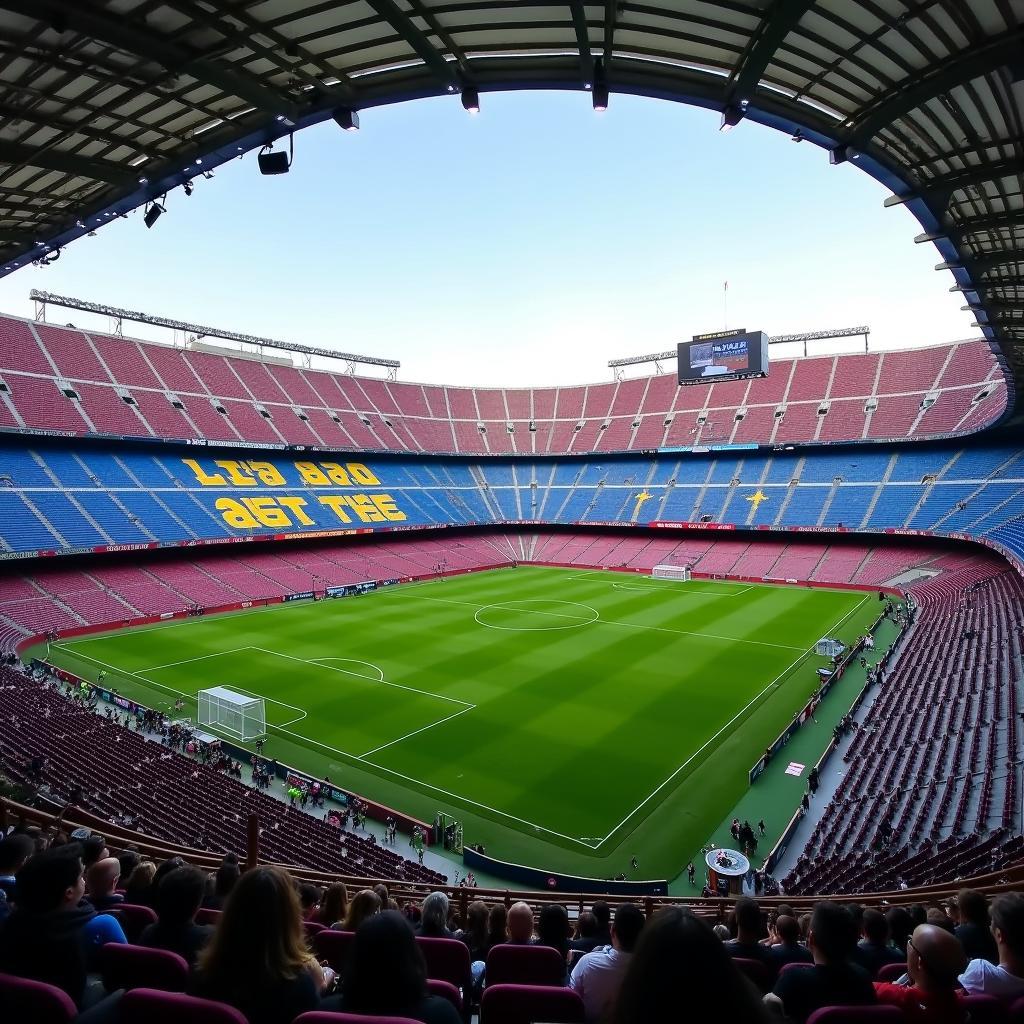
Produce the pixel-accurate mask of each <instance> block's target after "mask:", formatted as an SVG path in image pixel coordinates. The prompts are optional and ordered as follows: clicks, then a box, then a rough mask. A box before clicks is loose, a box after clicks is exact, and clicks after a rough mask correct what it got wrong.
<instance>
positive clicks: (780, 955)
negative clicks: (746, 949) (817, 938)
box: [768, 914, 814, 974]
mask: <svg viewBox="0 0 1024 1024" xmlns="http://www.w3.org/2000/svg"><path fill="white" fill-rule="evenodd" d="M775 934H776V935H777V936H778V939H779V941H778V942H777V943H775V945H774V946H771V947H769V949H768V952H769V954H770V956H771V960H772V970H773V973H774V974H778V972H779V971H781V970H782V968H783V967H785V966H786V964H813V963H814V957H813V956H811V951H810V950H809V949H808V948H807V947H806V946H805V945H804V944H803V943H802V942H801V941H800V925H799V923H798V922H797V919H796V918H795V917H790V916H789V915H788V914H781V915H780V916H779V917H777V918H776V919H775Z"/></svg>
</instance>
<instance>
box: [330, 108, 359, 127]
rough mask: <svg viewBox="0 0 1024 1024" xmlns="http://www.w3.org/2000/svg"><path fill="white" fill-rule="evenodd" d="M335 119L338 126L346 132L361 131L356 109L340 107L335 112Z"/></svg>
mask: <svg viewBox="0 0 1024 1024" xmlns="http://www.w3.org/2000/svg"><path fill="white" fill-rule="evenodd" d="M334 120H335V123H336V124H337V125H338V127H339V128H341V129H343V130H344V131H346V132H357V131H359V114H358V112H357V111H355V110H349V109H348V108H347V107H339V108H338V109H337V110H336V111H335V112H334Z"/></svg>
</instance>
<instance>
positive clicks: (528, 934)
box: [508, 901, 533, 946]
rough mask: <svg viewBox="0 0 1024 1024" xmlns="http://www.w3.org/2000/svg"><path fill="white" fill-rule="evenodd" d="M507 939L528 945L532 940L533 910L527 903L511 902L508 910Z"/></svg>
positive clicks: (521, 944)
mask: <svg viewBox="0 0 1024 1024" xmlns="http://www.w3.org/2000/svg"><path fill="white" fill-rule="evenodd" d="M508 941H509V942H510V943H512V944H513V945H517V946H528V945H530V943H531V942H532V941H533V910H532V909H531V907H530V904H529V903H523V902H521V901H520V902H519V903H513V904H512V906H511V907H510V908H509V912H508Z"/></svg>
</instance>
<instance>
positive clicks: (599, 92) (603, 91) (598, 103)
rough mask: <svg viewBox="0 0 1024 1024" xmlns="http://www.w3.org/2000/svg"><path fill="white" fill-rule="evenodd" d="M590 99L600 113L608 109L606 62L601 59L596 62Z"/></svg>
mask: <svg viewBox="0 0 1024 1024" xmlns="http://www.w3.org/2000/svg"><path fill="white" fill-rule="evenodd" d="M590 99H591V102H592V103H593V104H594V109H595V110H596V111H598V113H603V112H604V111H606V110H607V109H608V79H607V78H605V74H604V61H603V60H602V59H601V58H600V57H598V58H597V60H595V61H594V86H593V88H592V89H591V90H590Z"/></svg>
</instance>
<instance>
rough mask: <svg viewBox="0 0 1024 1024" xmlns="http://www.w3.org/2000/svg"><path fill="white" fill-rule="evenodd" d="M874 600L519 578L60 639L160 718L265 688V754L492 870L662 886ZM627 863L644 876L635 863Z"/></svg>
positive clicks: (636, 581)
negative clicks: (439, 819)
mask: <svg viewBox="0 0 1024 1024" xmlns="http://www.w3.org/2000/svg"><path fill="white" fill-rule="evenodd" d="M876 614H877V607H876V602H874V601H873V600H872V599H871V595H865V594H864V593H857V592H848V591H837V590H808V589H803V588H798V587H786V586H760V585H759V586H750V585H747V584H741V583H731V582H709V581H703V580H695V581H692V582H689V583H677V582H666V581H658V580H652V579H649V578H647V577H643V576H625V575H623V574H620V573H611V572H596V571H584V570H579V571H573V570H567V569H555V568H540V567H526V566H523V567H519V568H517V569H500V570H494V571H489V572H482V573H476V574H471V575H466V576H458V577H453V578H450V579H446V580H436V581H430V582H426V583H416V584H407V585H405V586H396V587H390V588H386V589H382V590H378V591H376V592H374V593H371V594H368V595H365V596H362V597H349V598H344V599H341V600H328V601H320V602H315V603H314V602H296V603H291V604H284V605H275V606H272V607H270V608H264V609H253V610H249V611H243V612H238V613H233V614H228V615H220V616H211V617H206V618H192V619H184V620H176V621H174V622H170V623H167V624H164V625H157V626H151V627H147V628H140V629H134V630H125V631H121V632H118V633H110V634H102V635H98V636H92V637H86V638H82V639H77V640H72V641H69V642H67V643H62V644H59V645H54V647H53V648H52V649H51V660H52V661H53V662H55V663H56V664H59V665H62V666H63V667H65V668H67V669H69V670H71V671H75V672H78V673H79V674H80V675H84V676H85V677H86V678H89V679H93V680H95V679H96V676H97V673H98V671H99V670H100V669H101V668H103V669H105V670H106V671H107V678H106V680H105V682H106V683H107V684H108V685H114V686H117V687H118V689H119V690H120V691H121V692H122V693H123V694H124V695H126V696H129V697H134V698H135V699H137V700H139V701H140V702H141V703H145V704H148V705H150V706H155V705H157V706H165V707H166V706H167V705H168V702H170V701H173V700H174V699H175V697H177V696H178V695H182V696H184V697H185V698H186V701H187V708H188V710H187V711H186V712H184V713H185V714H187V715H190V716H191V717H192V718H193V719H195V715H196V705H195V700H194V696H195V694H196V692H197V691H198V690H200V689H202V688H204V687H208V686H215V685H226V686H230V687H232V688H233V689H237V690H241V691H243V692H246V693H250V694H258V695H260V696H263V697H265V698H266V709H267V720H268V724H269V725H270V726H271V728H270V730H269V731H270V739H269V741H268V743H267V746H266V750H265V753H266V755H267V756H275V757H277V758H278V759H279V760H281V761H282V762H284V763H287V764H291V765H293V766H296V767H299V768H302V769H305V770H307V771H309V772H311V773H313V774H315V775H321V776H322V775H324V774H328V775H330V777H331V779H332V780H333V781H334V782H336V783H337V784H339V785H341V786H343V787H346V788H349V789H352V790H354V791H356V792H361V793H363V794H364V795H366V796H368V797H370V798H372V799H375V800H379V801H380V802H382V803H386V804H389V805H390V806H393V807H396V808H399V809H401V810H403V811H406V812H408V813H411V814H415V815H418V816H421V817H424V818H427V819H429V820H432V819H433V816H434V813H435V812H436V811H438V810H444V811H447V812H449V813H452V814H455V815H456V816H457V817H459V818H460V819H461V820H463V821H464V823H465V835H466V840H467V842H483V843H484V844H485V846H486V847H487V851H488V853H490V854H492V855H494V856H497V857H499V858H501V859H505V860H510V861H515V862H518V863H527V864H532V865H536V866H540V867H545V868H548V869H550V870H559V871H571V872H575V873H579V874H586V875H590V876H594V877H610V876H612V875H614V874H618V873H619V872H620V871H626V872H627V874H628V875H629V876H630V877H638V876H639V877H643V878H659V877H660V878H665V877H668V878H671V877H673V876H674V875H676V874H677V873H678V872H679V870H680V869H681V867H682V865H684V864H685V863H686V861H687V860H688V859H689V857H690V856H691V855H692V854H693V853H694V852H695V851H696V849H697V848H698V847H699V846H700V845H701V844H702V843H703V842H704V841H705V840H706V839H707V838H708V836H710V835H711V833H712V831H713V830H714V828H715V827H716V826H717V825H718V824H719V823H720V821H721V820H722V817H723V815H725V814H726V812H728V811H729V810H730V808H731V807H732V806H733V805H734V804H735V803H736V801H737V800H738V799H739V798H740V797H741V796H742V795H743V793H744V791H745V790H746V789H747V772H748V770H749V768H750V767H751V765H752V764H753V763H754V762H755V761H756V760H757V758H758V756H759V755H760V753H761V752H762V751H763V750H764V749H765V747H766V746H767V745H768V744H769V743H770V742H771V741H772V740H773V739H774V738H775V737H776V736H777V735H778V734H779V732H781V730H782V729H783V728H784V726H785V725H786V723H787V722H789V721H790V720H791V719H792V717H793V714H794V713H795V712H796V711H797V710H798V709H799V708H800V707H802V706H803V704H804V703H805V701H806V699H807V697H808V696H809V695H810V694H811V693H812V692H813V691H814V689H815V687H816V682H817V681H816V677H815V669H817V668H818V667H819V666H821V665H822V664H824V661H823V659H821V658H818V657H817V656H816V655H814V654H813V650H812V648H813V645H814V643H815V642H816V641H817V640H818V639H820V638H821V637H823V636H825V635H838V636H840V637H841V638H844V639H847V640H850V639H852V638H853V637H855V636H856V635H857V634H859V633H862V632H863V631H864V630H865V629H866V628H867V626H868V625H869V624H870V622H871V621H872V620H873V618H874V617H875V615H876ZM633 855H636V856H637V857H638V858H639V860H640V864H641V870H640V871H639V872H630V871H629V867H628V865H629V859H630V857H631V856H633Z"/></svg>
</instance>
